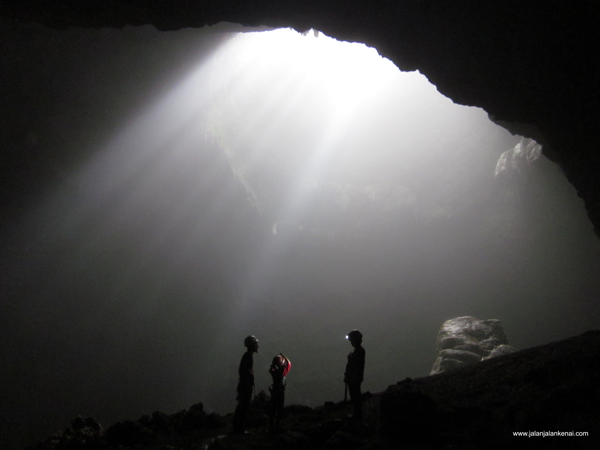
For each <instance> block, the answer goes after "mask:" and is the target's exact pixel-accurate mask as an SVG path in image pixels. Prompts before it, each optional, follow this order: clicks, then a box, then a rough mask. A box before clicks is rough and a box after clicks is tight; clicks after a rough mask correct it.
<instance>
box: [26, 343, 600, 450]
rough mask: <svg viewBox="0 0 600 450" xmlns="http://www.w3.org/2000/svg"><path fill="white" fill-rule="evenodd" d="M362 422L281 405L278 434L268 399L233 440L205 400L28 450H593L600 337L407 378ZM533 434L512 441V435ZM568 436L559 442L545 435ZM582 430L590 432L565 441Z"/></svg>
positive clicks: (75, 425)
mask: <svg viewBox="0 0 600 450" xmlns="http://www.w3.org/2000/svg"><path fill="white" fill-rule="evenodd" d="M364 397H365V398H364V410H365V422H364V423H362V424H354V423H352V422H351V421H350V420H349V419H348V415H349V414H350V413H351V407H350V405H349V404H347V403H344V402H341V403H337V404H336V403H333V402H327V403H325V404H324V405H323V406H321V407H317V408H310V407H307V406H301V405H289V406H287V407H286V417H285V421H284V424H283V427H282V428H283V429H282V431H281V432H280V433H278V434H271V433H269V431H268V408H269V399H268V397H267V395H266V394H264V393H261V394H259V395H258V396H257V397H256V398H255V400H254V402H253V405H252V411H251V415H250V417H249V418H248V427H247V428H248V432H247V434H246V435H243V436H232V435H230V431H231V418H232V415H231V414H228V415H226V416H219V415H217V414H206V413H205V412H204V410H203V407H202V404H196V405H193V406H192V407H191V408H190V409H189V410H183V411H180V412H178V413H175V414H172V415H167V414H164V413H161V412H158V411H157V412H154V413H153V414H152V415H146V416H143V417H141V418H140V419H138V420H136V421H133V420H131V421H124V422H119V423H116V424H114V425H112V426H111V427H109V428H107V429H106V430H105V429H103V427H102V426H101V425H100V424H98V423H97V422H96V421H95V420H94V419H92V418H86V419H84V418H81V417H77V418H75V419H74V420H73V421H72V423H71V426H70V427H69V428H67V429H66V430H65V431H64V432H62V433H57V434H56V435H54V436H51V437H49V438H48V439H47V440H46V441H44V442H41V443H39V444H36V445H33V446H31V447H29V448H28V449H27V450H64V449H94V450H100V449H122V450H125V449H138V450H200V449H203V450H204V449H206V450H238V449H240V450H241V449H280V448H286V449H290V450H292V449H365V450H367V449H369V450H371V449H409V450H413V449H414V450H416V449H444V450H450V449H452V450H455V449H464V450H466V449H469V450H470V449H472V450H476V449H486V450H487V449H525V448H527V449H529V448H532V449H540V448H544V449H590V450H591V449H597V448H600V331H590V332H587V333H585V334H583V335H581V336H577V337H574V338H570V339H566V340H564V341H560V342H555V343H552V344H548V345H544V346H540V347H535V348H531V349H527V350H523V351H519V352H516V353H512V354H509V355H504V356H500V357H497V358H494V359H490V360H486V361H482V362H479V363H477V364H474V365H472V366H468V367H463V368H459V369H454V370H450V371H447V372H444V373H441V374H437V375H433V376H429V377H424V378H419V379H414V380H413V379H406V380H404V381H401V382H399V383H398V384H396V385H394V386H390V387H388V389H387V390H386V391H385V392H383V393H380V394H375V395H371V394H370V393H366V394H364ZM519 431H524V432H528V433H529V432H534V433H535V432H537V433H540V435H539V436H530V437H524V436H522V437H517V436H514V432H519ZM544 432H546V433H557V432H558V433H567V434H566V435H563V436H557V435H553V436H551V435H548V434H547V435H546V436H542V435H541V434H542V433H544ZM571 432H587V433H588V435H587V436H580V437H575V436H569V435H568V433H571Z"/></svg>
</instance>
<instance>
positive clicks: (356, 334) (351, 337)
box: [346, 330, 362, 342]
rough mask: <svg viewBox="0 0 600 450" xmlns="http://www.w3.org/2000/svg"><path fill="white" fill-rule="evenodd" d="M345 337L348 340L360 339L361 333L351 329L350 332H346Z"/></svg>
mask: <svg viewBox="0 0 600 450" xmlns="http://www.w3.org/2000/svg"><path fill="white" fill-rule="evenodd" d="M346 339H348V340H349V341H350V342H352V341H362V333H361V332H360V331H358V330H352V331H351V332H350V333H348V335H347V336H346Z"/></svg>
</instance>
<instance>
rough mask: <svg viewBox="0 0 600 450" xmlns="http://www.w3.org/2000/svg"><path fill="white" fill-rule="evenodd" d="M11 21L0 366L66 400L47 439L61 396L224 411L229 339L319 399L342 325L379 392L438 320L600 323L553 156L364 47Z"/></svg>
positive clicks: (84, 409)
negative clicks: (251, 345) (2, 354)
mask: <svg viewBox="0 0 600 450" xmlns="http://www.w3.org/2000/svg"><path fill="white" fill-rule="evenodd" d="M10 27H12V28H13V29H12V30H11V34H10V36H8V37H7V39H6V40H5V42H6V43H7V44H6V46H7V48H8V46H9V45H13V44H14V49H13V50H10V51H9V50H7V51H6V55H8V57H9V61H10V64H7V66H6V67H8V68H10V70H6V71H5V72H4V73H3V76H4V77H6V78H5V79H4V80H3V81H5V82H4V83H2V86H3V87H2V89H3V95H5V98H9V99H10V100H11V103H10V104H11V105H12V106H14V108H7V110H10V111H11V117H8V114H6V113H5V115H4V116H3V121H2V124H3V125H2V126H3V131H6V130H9V129H10V132H6V133H5V136H6V142H7V143H8V144H9V145H10V146H12V147H11V148H13V149H14V152H12V154H13V155H18V156H12V157H11V158H12V159H11V161H10V163H11V168H15V167H18V174H19V177H18V179H19V180H27V182H25V183H23V185H15V184H13V185H11V186H10V188H7V189H3V191H2V193H3V195H4V196H6V197H7V201H8V202H9V203H11V202H12V204H17V205H18V208H15V210H17V212H15V213H14V214H11V216H10V217H11V219H13V218H14V221H9V220H8V219H6V218H3V220H4V222H3V223H4V224H5V227H4V229H5V230H6V233H4V234H3V236H4V237H3V241H2V245H3V247H2V249H3V251H2V258H3V260H2V263H3V267H10V270H7V271H5V272H4V273H3V276H4V277H5V282H4V283H2V289H3V292H2V296H3V298H10V299H11V303H10V304H11V305H12V306H11V307H10V309H8V308H7V310H6V311H5V312H6V314H3V325H4V326H3V327H2V338H3V340H4V342H6V343H7V345H6V348H7V349H9V350H7V351H9V352H10V359H11V361H13V362H14V365H13V367H14V369H11V373H10V374H9V377H10V378H9V380H8V381H9V382H8V383H4V385H5V386H10V387H11V392H8V393H7V394H6V396H5V397H6V399H7V401H6V405H7V407H10V408H13V409H15V410H19V408H21V410H25V409H26V410H27V412H26V413H23V416H27V417H30V416H29V414H30V411H33V410H38V411H42V412H43V413H45V412H47V411H52V412H53V413H52V414H49V415H46V417H49V416H50V415H52V416H53V417H54V418H56V417H59V419H58V420H57V421H56V422H53V421H52V420H54V419H51V418H47V419H44V420H45V421H46V422H45V425H48V424H50V423H52V429H51V430H48V429H44V431H43V433H42V434H41V435H40V439H41V438H43V437H45V436H46V435H48V434H49V433H50V432H52V431H53V430H54V428H56V427H62V426H63V424H65V423H67V422H68V421H69V420H70V419H71V418H72V417H74V416H75V415H78V414H83V415H93V416H96V417H97V418H98V419H99V420H100V421H101V422H103V423H108V424H110V423H112V422H114V421H115V420H122V419H124V418H134V417H138V416H139V415H141V414H144V413H148V412H150V411H154V410H157V409H159V410H164V411H167V412H173V411H175V410H177V409H181V408H187V407H189V406H190V405H191V404H193V403H196V402H198V401H202V402H204V404H205V407H206V409H207V410H209V411H210V410H215V411H218V412H220V413H226V412H229V411H231V410H232V409H233V407H234V395H233V392H234V390H235V384H236V369H237V363H238V361H239V359H238V357H239V355H238V354H240V355H241V352H242V351H243V348H242V346H241V341H242V339H243V337H244V336H245V335H247V334H256V335H257V336H258V337H259V339H260V340H261V353H260V355H257V359H256V362H255V364H256V366H257V370H256V379H257V386H258V389H260V390H265V389H266V388H267V386H268V383H269V378H268V374H267V371H266V367H263V366H265V365H267V362H268V361H269V360H270V357H271V356H272V355H274V354H276V353H278V352H279V351H284V352H285V353H286V354H287V355H288V356H290V358H291V359H292V360H293V361H294V372H293V374H292V375H291V378H290V385H289V390H288V400H289V402H291V403H303V404H309V405H313V406H314V405H317V404H321V403H322V402H323V401H326V400H338V399H339V397H340V395H341V393H342V389H340V386H342V387H343V384H342V383H341V377H342V373H341V372H342V371H343V366H344V364H345V356H346V354H347V352H348V351H349V349H348V348H347V342H346V341H345V339H344V336H345V335H346V334H347V332H348V331H350V330H351V329H353V328H359V329H361V331H362V332H363V334H364V335H365V347H366V348H367V351H368V352H369V353H368V355H369V356H368V365H367V378H366V380H365V385H364V389H365V390H371V391H374V392H377V391H381V390H383V389H384V388H385V387H386V386H387V385H388V384H391V383H395V382H396V381H398V380H400V379H402V378H405V377H407V376H410V377H416V376H421V375H426V374H427V373H429V370H430V369H431V366H432V364H433V362H434V359H435V354H434V350H435V342H434V340H435V335H436V333H437V330H438V328H439V326H440V325H441V324H442V323H443V322H444V320H446V319H448V318H451V317H456V316H461V315H475V316H478V317H481V318H484V319H485V318H497V319H500V320H501V321H502V323H503V325H504V327H505V330H506V333H507V336H508V338H509V341H510V343H511V344H512V345H513V346H515V347H516V348H524V347H527V346H532V345H536V344H540V343H544V342H548V341H551V340H556V339H560V338H563V337H567V336H571V335H574V334H577V333H580V332H583V331H586V330H587V329H590V328H592V327H593V324H594V323H597V319H598V311H597V309H596V308H594V307H593V306H592V305H591V304H590V302H589V298H590V297H592V296H593V295H594V294H595V293H597V292H598V281H597V280H596V273H597V261H598V255H600V249H599V248H598V243H597V242H596V238H595V236H594V235H593V231H592V227H591V225H590V224H589V221H588V220H587V218H586V217H585V212H584V210H583V205H582V203H581V201H579V199H577V197H576V194H575V192H574V190H573V189H572V188H571V186H570V185H569V184H568V183H567V182H566V180H565V179H564V177H563V176H562V174H561V173H560V171H559V170H558V169H557V168H556V166H554V165H553V164H552V163H550V162H549V161H548V160H546V159H545V158H543V157H539V158H534V157H533V156H532V155H535V151H533V152H530V153H527V152H526V150H527V148H533V147H531V145H530V144H532V143H531V142H529V141H524V140H522V139H521V138H520V137H518V136H512V135H511V134H510V133H508V132H507V131H506V130H504V129H502V128H500V127H498V126H496V125H495V124H493V123H492V122H491V121H490V120H489V119H488V117H487V114H486V113H485V112H484V111H483V110H481V109H478V108H472V107H466V106H460V105H455V104H453V102H452V101H451V100H450V99H447V98H445V97H443V96H441V95H440V94H439V93H438V92H437V91H436V88H435V87H434V86H432V85H430V84H429V83H428V82H427V80H426V78H425V76H423V75H421V74H419V73H415V72H413V73H406V72H401V71H400V70H399V69H398V68H396V67H395V66H394V65H393V64H392V63H390V62H389V61H387V60H384V59H383V58H381V57H380V56H379V55H378V54H377V52H376V51H375V50H373V49H368V48H367V47H365V46H364V45H360V44H352V45H353V46H354V47H352V48H355V47H356V48H358V49H359V54H360V55H362V54H364V55H365V59H361V58H362V56H356V55H353V54H352V53H350V51H348V52H347V53H348V55H347V56H348V58H347V59H342V57H341V56H340V55H343V54H344V52H345V51H346V50H342V51H338V50H335V48H334V47H335V46H336V45H339V46H342V47H343V48H344V49H346V47H347V46H350V45H351V44H348V43H339V42H338V43H331V42H330V41H328V39H330V38H328V37H326V36H325V35H323V34H321V33H318V32H314V31H310V32H308V33H306V34H305V35H302V34H299V33H296V32H292V31H290V30H287V31H277V32H273V33H275V34H274V35H275V36H276V38H275V39H274V41H275V42H271V44H269V45H268V47H269V51H268V52H267V51H266V50H265V47H255V48H256V49H258V48H260V50H256V53H253V51H254V50H252V46H253V45H254V46H256V45H258V44H259V42H258V41H260V40H261V39H263V38H267V37H268V35H267V32H265V31H262V32H260V33H256V34H254V33H253V34H250V33H244V34H242V35H236V34H229V33H225V34H223V33H222V32H221V31H218V32H212V31H210V30H182V31H179V32H169V33H160V32H158V31H156V30H154V29H150V28H149V27H141V28H130V27H127V28H125V29H124V30H106V29H104V30H73V29H71V30H62V31H55V30H48V29H45V28H43V27H38V26H34V25H25V26H21V25H18V26H17V25H11V26H10ZM18 27H21V28H19V29H18V30H17V31H18V32H15V29H17V28H18ZM234 28H235V27H234ZM277 33H289V35H288V36H285V35H283V34H279V35H278V34H277ZM16 41H19V44H18V45H17V44H15V42H16ZM323 42H325V43H328V42H329V43H330V46H331V47H332V48H334V49H333V50H332V52H333V53H327V52H324V53H322V54H321V53H317V52H314V51H307V50H302V47H301V45H304V44H307V45H308V46H314V45H315V44H320V43H323ZM294 45H298V46H299V49H298V50H297V51H296V52H291V51H290V48H291V47H292V46H294ZM328 45H329V44H328ZM326 47H327V46H326ZM269 52H270V55H269ZM361 52H362V53H361ZM267 55H269V56H268V57H267ZM371 61H373V63H374V64H375V65H374V66H371V65H370V64H371ZM377 64H379V66H377ZM327 65H332V66H333V67H332V72H328V71H326V70H325V67H326V66H327ZM374 67H375V68H374ZM376 67H379V68H376ZM340 68H341V69H342V71H341V72H340ZM336 70H337V72H336ZM324 81H325V83H323V82H324ZM359 87H360V89H359ZM424 124H425V125H424ZM528 145H529V147H528ZM23 155H26V156H23ZM528 155H529V156H530V157H529V158H528V157H527V156H528ZM21 158H22V159H21ZM29 159H31V162H29ZM17 163H18V164H17ZM21 163H22V164H21ZM11 176H13V175H10V174H8V172H7V177H11ZM15 179H16V177H15ZM40 179H41V180H42V181H43V183H42V182H41V181H40ZM15 183H16V182H15ZM22 191H28V192H27V194H28V195H27V197H23V198H24V199H25V200H23V201H20V200H19V201H17V200H15V195H17V196H18V195H20V193H21V192H22ZM29 191H31V192H32V193H33V194H32V195H29ZM7 193H8V195H7ZM13 194H15V195H13ZM32 198H33V199H34V200H31V199H32ZM48 324H52V325H51V326H49V325H48ZM40 331H42V332H40ZM82 344H83V345H82ZM231 355H234V356H231ZM263 369H264V370H263ZM25 371H26V372H27V373H28V374H29V376H28V377H27V378H26V379H25V378H23V379H22V378H21V377H20V374H21V373H23V372H25ZM82 379H84V380H85V382H83V383H78V382H75V381H74V380H82ZM65 380H70V381H73V382H72V383H65ZM66 384H68V385H69V386H66ZM42 385H44V386H51V387H52V388H51V389H48V388H44V389H43V392H42V389H41V388H40V386H42ZM32 386H33V388H32ZM111 398H119V399H121V400H120V401H119V402H111V401H110V400H108V399H111ZM21 405H25V406H21ZM32 405H35V406H32ZM56 405H61V406H60V407H57V406H56ZM57 408H58V409H59V410H58V409H57ZM27 420H28V421H31V420H33V419H31V418H28V419H27ZM17 426H18V427H21V428H24V427H25V426H30V424H29V425H24V424H23V423H19V424H18V425H17Z"/></svg>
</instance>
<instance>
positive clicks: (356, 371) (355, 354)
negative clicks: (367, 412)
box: [344, 330, 365, 422]
mask: <svg viewBox="0 0 600 450" xmlns="http://www.w3.org/2000/svg"><path fill="white" fill-rule="evenodd" d="M346 339H348V340H349V341H350V343H351V344H352V347H354V350H352V351H351V352H350V354H349V355H348V363H347V364H346V372H344V382H345V383H346V386H347V388H348V391H349V392H350V401H351V402H352V407H353V409H354V411H353V414H352V417H351V419H352V420H353V421H356V422H362V420H363V415H362V400H361V392H360V384H361V383H362V381H363V375H364V372H365V349H364V348H362V345H361V344H362V333H361V332H360V331H358V330H353V331H351V332H350V333H348V336H346Z"/></svg>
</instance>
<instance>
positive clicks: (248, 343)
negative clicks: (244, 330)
mask: <svg viewBox="0 0 600 450" xmlns="http://www.w3.org/2000/svg"><path fill="white" fill-rule="evenodd" d="M244 346H245V347H246V353H244V354H243V355H242V360H241V361H240V367H239V368H238V373H239V376H240V379H239V381H238V385H237V401H238V404H237V407H236V408H235V412H234V414H233V434H244V422H245V419H246V415H247V414H248V410H249V409H250V402H251V401H252V393H253V391H254V360H253V359H252V355H253V354H254V353H258V339H256V338H255V337H254V336H247V337H246V339H244Z"/></svg>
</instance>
